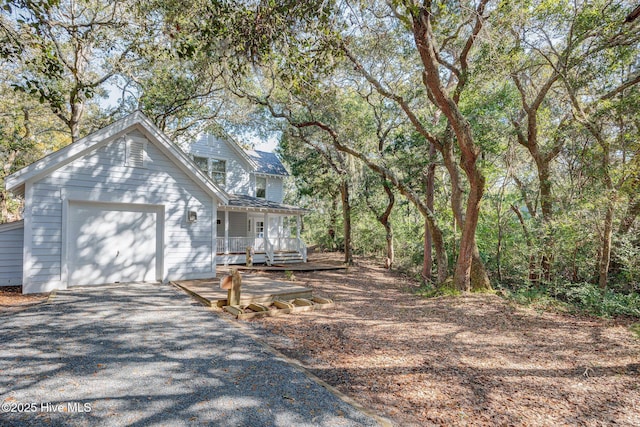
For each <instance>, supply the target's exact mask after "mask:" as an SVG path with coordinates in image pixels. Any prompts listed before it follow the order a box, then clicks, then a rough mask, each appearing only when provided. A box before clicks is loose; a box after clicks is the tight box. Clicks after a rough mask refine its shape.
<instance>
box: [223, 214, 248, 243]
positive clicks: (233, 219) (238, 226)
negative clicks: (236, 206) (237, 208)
mask: <svg viewBox="0 0 640 427" xmlns="http://www.w3.org/2000/svg"><path fill="white" fill-rule="evenodd" d="M224 218H225V215H224V211H218V219H219V220H220V224H218V227H217V234H218V237H224ZM247 236H248V234H247V213H246V212H229V237H247Z"/></svg>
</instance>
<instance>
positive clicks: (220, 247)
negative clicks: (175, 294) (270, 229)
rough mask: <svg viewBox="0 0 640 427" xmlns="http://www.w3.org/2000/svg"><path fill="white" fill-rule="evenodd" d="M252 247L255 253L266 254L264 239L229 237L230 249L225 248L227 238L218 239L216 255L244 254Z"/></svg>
mask: <svg viewBox="0 0 640 427" xmlns="http://www.w3.org/2000/svg"><path fill="white" fill-rule="evenodd" d="M248 246H251V247H252V248H253V250H254V252H255V253H264V252H265V245H264V239H263V238H261V237H256V238H254V237H229V239H228V247H225V238H224V237H217V238H216V253H219V254H224V253H230V254H244V253H246V251H247V247H248Z"/></svg>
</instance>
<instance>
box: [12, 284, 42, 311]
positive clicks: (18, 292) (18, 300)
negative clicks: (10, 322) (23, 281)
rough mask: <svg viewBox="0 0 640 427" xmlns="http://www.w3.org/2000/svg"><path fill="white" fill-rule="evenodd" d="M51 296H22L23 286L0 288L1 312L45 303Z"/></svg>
mask: <svg viewBox="0 0 640 427" xmlns="http://www.w3.org/2000/svg"><path fill="white" fill-rule="evenodd" d="M48 297H49V294H29V295H22V286H2V287H0V312H3V311H15V310H19V309H21V308H24V307H28V306H30V305H33V304H38V303H41V302H44V301H46V300H47V298H48Z"/></svg>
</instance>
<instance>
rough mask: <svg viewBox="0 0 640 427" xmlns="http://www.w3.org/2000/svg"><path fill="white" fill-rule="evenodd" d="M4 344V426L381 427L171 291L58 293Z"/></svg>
mask: <svg viewBox="0 0 640 427" xmlns="http://www.w3.org/2000/svg"><path fill="white" fill-rule="evenodd" d="M0 343H1V345H0V406H1V408H0V425H2V426H41V425H42V426H97V425H98V426H156V425H158V426H160V425H162V426H192V425H215V426H233V427H236V426H283V427H289V426H317V425H320V426H327V427H333V426H373V425H377V422H376V421H375V420H374V419H372V418H371V417H369V416H367V415H366V414H364V413H363V412H361V411H359V410H358V409H356V408H354V407H353V406H351V405H349V404H347V403H345V402H344V401H343V400H341V399H339V398H337V397H336V396H335V395H334V394H333V393H331V392H329V391H328V390H327V389H326V388H325V387H323V386H321V385H319V384H318V383H317V382H315V381H312V380H311V379H310V378H309V377H308V376H307V375H306V374H305V373H304V372H302V371H301V370H298V369H296V368H294V367H293V366H292V365H290V364H288V363H285V362H284V361H283V360H282V359H281V358H280V357H279V356H276V355H274V354H273V353H271V352H270V351H267V350H266V348H265V347H264V346H262V345H259V344H258V343H256V342H255V340H254V339H253V338H251V337H250V336H248V335H247V334H246V333H244V332H242V331H241V330H240V329H239V328H238V327H236V326H235V325H233V324H231V323H230V322H228V321H226V320H224V319H221V318H220V316H218V315H217V314H215V313H212V312H211V311H210V310H208V309H207V308H205V307H203V306H202V305H200V304H199V303H197V302H196V301H195V300H193V299H191V298H190V297H189V296H187V295H186V294H184V293H183V292H181V291H178V290H177V289H175V288H173V287H171V286H169V285H157V284H120V285H105V286H94V287H85V288H72V289H70V290H66V291H58V292H57V294H56V296H55V297H54V298H53V299H52V300H51V301H50V302H49V303H47V304H41V305H38V306H36V307H31V308H28V309H25V310H21V311H19V312H5V313H0ZM85 405H86V406H85ZM12 411H15V412H12Z"/></svg>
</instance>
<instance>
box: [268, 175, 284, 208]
mask: <svg viewBox="0 0 640 427" xmlns="http://www.w3.org/2000/svg"><path fill="white" fill-rule="evenodd" d="M283 199H284V192H283V190H282V178H276V177H273V176H270V177H267V200H271V201H273V202H278V203H282V200H283Z"/></svg>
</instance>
